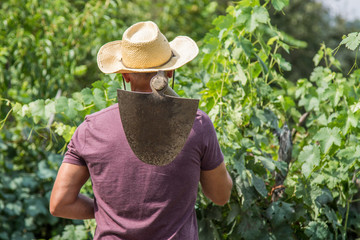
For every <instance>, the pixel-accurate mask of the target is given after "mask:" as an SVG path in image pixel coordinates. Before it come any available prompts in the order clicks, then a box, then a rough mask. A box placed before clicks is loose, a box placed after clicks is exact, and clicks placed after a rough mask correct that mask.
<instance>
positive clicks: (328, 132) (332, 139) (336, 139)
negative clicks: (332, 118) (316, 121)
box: [314, 127, 341, 153]
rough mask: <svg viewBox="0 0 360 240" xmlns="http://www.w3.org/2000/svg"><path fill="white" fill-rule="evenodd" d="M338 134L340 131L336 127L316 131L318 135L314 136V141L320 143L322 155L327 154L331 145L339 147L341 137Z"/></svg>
mask: <svg viewBox="0 0 360 240" xmlns="http://www.w3.org/2000/svg"><path fill="white" fill-rule="evenodd" d="M339 132H340V129H339V128H337V127H334V128H328V127H325V128H322V129H320V131H318V133H317V134H316V135H315V136H314V140H317V141H319V142H320V146H321V150H322V151H323V153H327V152H328V151H329V149H330V148H331V146H332V145H333V144H335V145H337V146H340V144H341V136H340V133H339Z"/></svg>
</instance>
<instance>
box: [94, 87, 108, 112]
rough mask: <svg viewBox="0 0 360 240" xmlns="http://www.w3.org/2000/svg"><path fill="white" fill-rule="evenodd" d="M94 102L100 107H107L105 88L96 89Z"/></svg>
mask: <svg viewBox="0 0 360 240" xmlns="http://www.w3.org/2000/svg"><path fill="white" fill-rule="evenodd" d="M94 103H95V106H96V107H97V108H98V109H104V108H106V101H105V95H104V91H103V90H101V89H99V88H95V89H94Z"/></svg>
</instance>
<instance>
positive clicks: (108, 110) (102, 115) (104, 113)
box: [85, 103, 119, 121]
mask: <svg viewBox="0 0 360 240" xmlns="http://www.w3.org/2000/svg"><path fill="white" fill-rule="evenodd" d="M118 112H119V107H118V104H117V103H115V104H113V105H111V106H110V107H107V108H104V109H102V110H100V111H98V112H95V113H92V114H89V115H87V116H86V117H85V120H86V121H90V120H93V119H96V118H106V117H108V116H109V115H113V114H114V113H115V114H118Z"/></svg>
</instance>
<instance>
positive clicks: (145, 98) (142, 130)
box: [117, 89, 199, 166]
mask: <svg viewBox="0 0 360 240" xmlns="http://www.w3.org/2000/svg"><path fill="white" fill-rule="evenodd" d="M117 94H118V101H119V111H120V117H121V121H122V125H123V128H124V131H125V135H126V138H127V140H128V142H129V145H130V147H131V149H132V151H133V152H134V153H135V155H136V156H137V157H138V158H139V159H140V160H141V161H143V162H145V163H148V164H152V165H158V166H162V165H166V164H168V163H170V162H171V161H173V160H174V159H175V158H176V156H177V155H178V154H179V153H180V152H181V150H182V148H183V147H184V145H185V143H186V140H187V138H188V136H189V133H190V131H191V128H192V126H193V124H194V120H195V117H196V112H197V109H198V105H199V100H197V99H187V98H180V97H173V96H167V95H164V96H163V97H159V95H156V94H154V93H143V92H129V91H124V90H120V89H118V90H117Z"/></svg>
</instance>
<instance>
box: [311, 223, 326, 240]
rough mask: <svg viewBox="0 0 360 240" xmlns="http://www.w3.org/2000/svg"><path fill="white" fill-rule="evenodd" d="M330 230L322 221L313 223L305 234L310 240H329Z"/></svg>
mask: <svg viewBox="0 0 360 240" xmlns="http://www.w3.org/2000/svg"><path fill="white" fill-rule="evenodd" d="M329 232H330V231H329V228H328V226H327V225H326V223H324V222H322V221H317V222H315V221H311V222H310V223H309V225H308V226H306V228H305V234H306V236H308V237H309V239H310V240H317V239H319V240H320V239H324V240H327V239H329V238H328V233H329Z"/></svg>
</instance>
